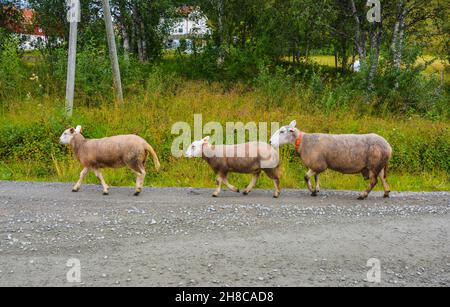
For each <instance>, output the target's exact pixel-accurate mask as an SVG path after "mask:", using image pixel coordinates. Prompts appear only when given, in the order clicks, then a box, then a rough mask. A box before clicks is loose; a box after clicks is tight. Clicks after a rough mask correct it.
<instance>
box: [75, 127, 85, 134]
mask: <svg viewBox="0 0 450 307" xmlns="http://www.w3.org/2000/svg"><path fill="white" fill-rule="evenodd" d="M75 131H76V132H77V133H81V132H83V128H81V126H79V125H78V126H77V128H76V129H75Z"/></svg>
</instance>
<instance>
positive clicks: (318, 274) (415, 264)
mask: <svg viewBox="0 0 450 307" xmlns="http://www.w3.org/2000/svg"><path fill="white" fill-rule="evenodd" d="M132 193H133V190H132V189H131V188H112V189H111V193H110V195H109V196H102V195H101V189H100V187H98V186H84V187H83V188H82V191H81V192H79V193H71V186H70V185H67V184H59V183H17V182H2V181H0V286H80V285H81V286H116V285H117V286H136V285H144V286H371V285H373V284H371V283H369V282H367V272H368V270H369V268H368V267H367V266H366V265H367V261H368V260H369V259H370V258H376V259H378V260H379V261H380V265H381V284H380V285H381V286H395V285H397V286H406V285H407V286H419V285H424V286H450V239H449V235H450V193H448V192H446V193H393V195H392V198H391V199H383V198H381V194H380V193H374V194H373V195H371V196H370V198H369V199H368V200H366V201H362V202H361V201H357V200H356V197H357V195H358V193H357V192H337V191H324V192H322V194H321V195H320V196H319V197H317V198H311V197H310V196H309V195H308V193H307V192H306V191H294V190H291V191H284V194H283V195H282V197H281V198H280V199H278V200H274V199H273V198H272V197H271V195H272V191H262V190H259V191H255V192H254V193H253V194H252V195H250V196H247V197H244V196H242V195H239V194H234V193H232V192H228V191H225V192H224V193H223V196H222V197H221V198H217V199H214V198H212V197H210V196H211V193H212V190H208V189H193V188H185V189H182V188H167V189H150V188H148V189H146V190H145V191H144V193H143V194H142V196H141V197H133V196H132ZM71 258H74V259H78V260H79V261H80V264H81V284H77V283H68V281H67V277H66V274H67V272H68V271H69V268H68V267H67V266H66V264H67V261H68V260H69V259H71Z"/></svg>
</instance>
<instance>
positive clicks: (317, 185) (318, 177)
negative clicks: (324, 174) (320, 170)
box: [311, 174, 320, 196]
mask: <svg viewBox="0 0 450 307" xmlns="http://www.w3.org/2000/svg"><path fill="white" fill-rule="evenodd" d="M314 179H315V181H316V188H315V190H314V191H313V192H312V194H311V195H312V196H317V193H319V192H320V176H319V174H316V175H315V176H314Z"/></svg>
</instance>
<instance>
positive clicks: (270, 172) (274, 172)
mask: <svg viewBox="0 0 450 307" xmlns="http://www.w3.org/2000/svg"><path fill="white" fill-rule="evenodd" d="M264 171H265V173H266V174H267V176H269V178H270V179H272V180H273V183H274V185H275V192H274V194H273V198H279V197H280V195H281V187H280V177H281V170H280V168H279V167H277V168H274V169H267V170H264Z"/></svg>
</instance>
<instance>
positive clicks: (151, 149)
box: [145, 144, 161, 171]
mask: <svg viewBox="0 0 450 307" xmlns="http://www.w3.org/2000/svg"><path fill="white" fill-rule="evenodd" d="M145 151H147V152H148V153H149V154H150V155H152V158H153V163H154V164H155V168H156V170H157V171H159V169H160V168H161V164H160V163H159V159H158V156H157V155H156V152H155V150H154V149H153V147H152V146H150V145H149V144H147V145H146V146H145Z"/></svg>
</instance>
